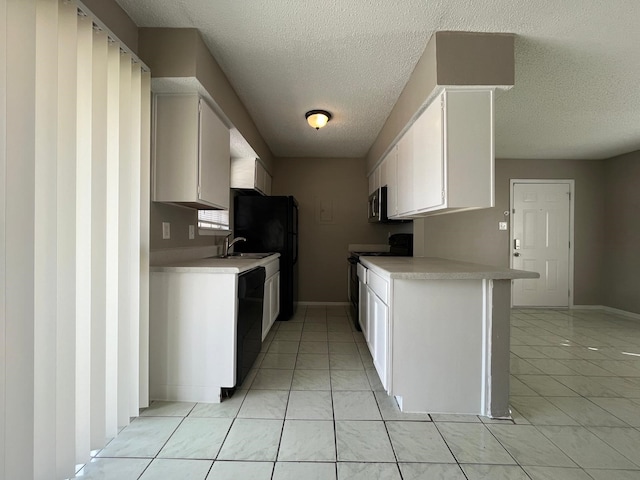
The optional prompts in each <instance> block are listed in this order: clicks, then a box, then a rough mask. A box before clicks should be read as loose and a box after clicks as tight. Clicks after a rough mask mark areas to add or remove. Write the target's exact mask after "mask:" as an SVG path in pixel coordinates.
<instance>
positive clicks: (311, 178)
mask: <svg viewBox="0 0 640 480" xmlns="http://www.w3.org/2000/svg"><path fill="white" fill-rule="evenodd" d="M274 165H275V176H274V179H273V194H274V195H293V196H294V197H296V200H297V201H298V203H299V207H300V225H299V230H300V239H299V247H300V257H299V258H300V260H299V262H300V263H299V287H300V290H299V301H302V302H346V301H347V255H348V253H347V252H348V245H349V244H350V243H383V244H386V243H387V236H388V232H392V233H395V232H396V231H398V230H399V229H404V230H403V231H407V229H409V231H410V224H405V225H402V226H395V225H394V226H389V225H371V224H369V223H368V222H367V189H368V183H367V179H366V177H365V175H364V160H363V159H357V158H303V159H299V158H276V160H275V162H274ZM320 206H324V207H325V209H326V210H327V216H326V217H325V219H322V218H320V212H319V207H320Z"/></svg>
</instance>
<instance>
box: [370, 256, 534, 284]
mask: <svg viewBox="0 0 640 480" xmlns="http://www.w3.org/2000/svg"><path fill="white" fill-rule="evenodd" d="M360 262H362V263H363V264H364V265H365V266H366V267H367V268H370V269H371V270H372V271H374V272H376V273H377V274H379V275H381V276H383V277H386V278H394V279H405V280H479V279H483V278H487V279H492V280H509V279H511V280H512V279H518V278H539V277H540V274H539V273H537V272H527V271H524V270H513V269H510V268H503V267H495V266H491V265H481V264H478V263H468V262H459V261H456V260H447V259H445V258H435V257H360Z"/></svg>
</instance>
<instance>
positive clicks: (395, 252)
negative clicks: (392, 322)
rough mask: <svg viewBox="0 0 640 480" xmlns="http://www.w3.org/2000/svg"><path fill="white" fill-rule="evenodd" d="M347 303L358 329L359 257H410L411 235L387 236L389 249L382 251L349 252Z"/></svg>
mask: <svg viewBox="0 0 640 480" xmlns="http://www.w3.org/2000/svg"><path fill="white" fill-rule="evenodd" d="M349 253H350V254H349V258H348V259H347V260H348V261H349V303H351V315H352V317H353V322H354V325H355V327H356V329H357V330H358V331H360V330H361V329H360V323H359V321H358V315H359V305H358V304H359V303H360V289H359V284H358V263H360V262H359V259H360V257H411V256H413V235H412V234H410V233H399V234H395V235H391V236H390V237H389V250H388V251H384V252H349Z"/></svg>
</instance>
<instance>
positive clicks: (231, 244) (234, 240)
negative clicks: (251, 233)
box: [222, 235, 247, 257]
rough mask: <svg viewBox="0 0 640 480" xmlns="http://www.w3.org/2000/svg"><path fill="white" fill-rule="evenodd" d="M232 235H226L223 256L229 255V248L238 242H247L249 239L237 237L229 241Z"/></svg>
mask: <svg viewBox="0 0 640 480" xmlns="http://www.w3.org/2000/svg"><path fill="white" fill-rule="evenodd" d="M230 236H231V235H227V236H226V237H224V244H223V245H222V257H228V256H229V249H230V248H231V247H233V246H234V245H235V244H236V243H238V242H246V241H247V239H246V238H244V237H236V238H234V239H233V240H231V242H229V237H230Z"/></svg>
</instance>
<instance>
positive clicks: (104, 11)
mask: <svg viewBox="0 0 640 480" xmlns="http://www.w3.org/2000/svg"><path fill="white" fill-rule="evenodd" d="M82 3H84V4H85V5H86V6H87V8H88V9H89V10H91V11H92V12H93V14H94V15H96V16H97V17H98V18H99V19H100V20H101V21H102V22H103V23H104V24H105V25H106V26H107V28H109V30H111V31H112V32H113V33H114V34H115V35H116V36H117V37H118V38H119V39H120V41H122V42H124V44H125V45H126V46H127V47H129V48H130V49H131V50H132V51H133V52H134V53H136V54H137V53H138V27H137V26H136V24H135V23H133V20H131V17H129V15H127V13H126V12H125V11H124V10H123V9H122V8H121V7H120V5H118V4H117V3H116V2H115V0H82Z"/></svg>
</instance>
